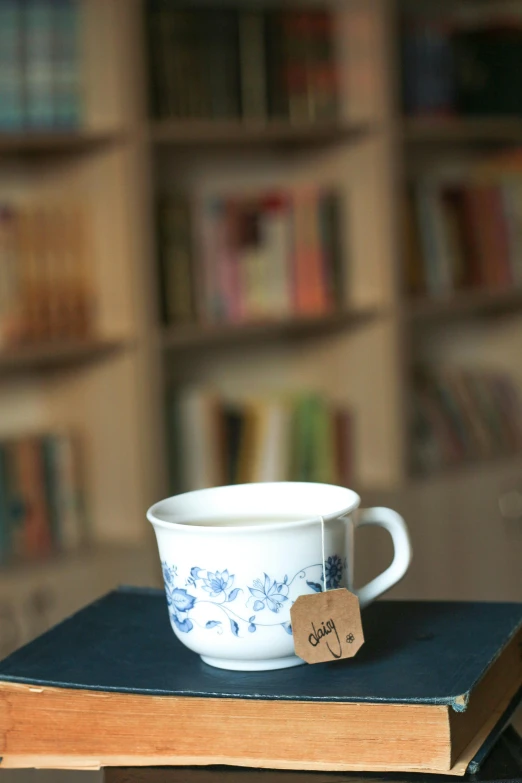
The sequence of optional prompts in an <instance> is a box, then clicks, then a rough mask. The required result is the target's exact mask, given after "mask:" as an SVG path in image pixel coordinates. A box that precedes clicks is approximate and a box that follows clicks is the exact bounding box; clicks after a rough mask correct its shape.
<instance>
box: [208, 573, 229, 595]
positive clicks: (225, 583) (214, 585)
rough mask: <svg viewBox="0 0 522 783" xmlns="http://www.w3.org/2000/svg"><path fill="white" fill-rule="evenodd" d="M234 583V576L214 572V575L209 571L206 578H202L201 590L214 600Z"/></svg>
mask: <svg viewBox="0 0 522 783" xmlns="http://www.w3.org/2000/svg"><path fill="white" fill-rule="evenodd" d="M233 582H234V575H233V574H230V575H229V573H228V571H227V570H226V569H225V571H216V572H215V573H214V574H213V573H212V572H211V571H207V576H206V577H204V578H203V590H205V591H206V592H207V593H210V595H211V596H212V598H215V597H216V596H218V595H221V593H224V592H225V590H228V588H229V587H232V583H233Z"/></svg>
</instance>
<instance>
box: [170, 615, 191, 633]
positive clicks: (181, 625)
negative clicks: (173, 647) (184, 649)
mask: <svg viewBox="0 0 522 783" xmlns="http://www.w3.org/2000/svg"><path fill="white" fill-rule="evenodd" d="M171 618H172V622H173V623H174V625H175V626H176V628H177V629H178V631H181V632H182V633H188V632H189V631H191V630H192V629H193V628H194V623H193V622H192V620H189V618H188V617H185V619H183V620H182V619H181V617H179V615H178V613H177V612H172V614H171Z"/></svg>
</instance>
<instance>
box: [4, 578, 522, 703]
mask: <svg viewBox="0 0 522 783" xmlns="http://www.w3.org/2000/svg"><path fill="white" fill-rule="evenodd" d="M363 627H364V635H365V644H364V646H363V647H362V648H361V650H360V651H359V653H358V654H357V656H356V658H354V659H352V660H346V661H340V662H337V663H336V662H333V663H326V664H316V665H314V666H299V667H296V668H294V669H285V670H281V671H270V672H227V671H224V670H218V669H214V668H212V667H210V666H207V665H206V664H204V663H202V662H201V661H200V659H199V657H198V656H197V655H195V654H194V653H193V652H191V651H190V650H188V649H187V648H186V647H185V646H184V645H182V644H181V643H180V642H179V641H178V640H177V639H176V637H175V636H174V634H173V632H172V630H171V628H170V624H169V619H168V613H167V604H166V600H165V597H164V594H163V591H161V590H147V589H141V588H120V589H119V590H115V591H114V592H111V593H109V594H108V595H106V596H104V597H103V598H101V599H99V600H98V601H96V602H94V603H93V604H91V605H90V606H88V607H86V608H85V609H82V610H81V611H80V612H78V613H77V614H75V615H73V616H72V617H70V618H69V619H67V620H65V621H64V622H62V623H60V624H59V625H57V626H56V627H55V628H53V629H51V630H50V631H48V632H47V633H45V634H43V635H42V636H40V637H39V638H38V639H36V640H35V641H33V642H30V643H29V644H28V645H26V646H25V647H22V648H21V649H20V650H18V651H17V652H15V653H13V654H12V655H10V656H9V657H8V658H6V659H5V660H4V661H2V662H1V663H0V680H3V681H12V682H27V683H34V684H37V685H56V686H58V687H67V688H87V689H91V690H103V691H119V692H122V693H125V692H130V693H155V694H163V695H184V696H214V697H216V696H220V697H232V698H245V699H298V700H321V701H347V702H391V703H412V702H413V703H415V702H416V703H423V704H447V705H451V706H452V707H454V709H456V710H457V711H459V710H462V709H464V708H465V705H466V703H467V701H468V699H469V696H470V694H471V692H472V691H473V689H474V688H475V686H476V685H477V683H478V682H479V681H480V679H481V678H482V677H483V675H484V674H485V672H486V671H487V669H488V668H489V666H490V665H491V664H492V662H493V661H494V660H495V659H496V658H497V656H498V655H499V654H500V652H501V651H502V650H503V649H504V647H505V646H506V645H507V644H508V642H509V641H510V640H511V638H512V637H513V636H514V635H515V633H516V632H517V631H518V629H519V628H521V627H522V604H518V603H468V602H431V601H379V602H376V603H374V604H372V605H370V606H369V607H368V608H367V609H365V610H364V611H363Z"/></svg>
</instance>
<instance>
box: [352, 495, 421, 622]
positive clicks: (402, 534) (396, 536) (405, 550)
mask: <svg viewBox="0 0 522 783" xmlns="http://www.w3.org/2000/svg"><path fill="white" fill-rule="evenodd" d="M364 525H379V526H380V527H383V528H385V529H386V530H387V531H388V533H389V534H390V535H391V537H392V541H393V549H394V556H393V561H392V564H391V565H390V566H389V567H388V568H387V569H386V571H383V572H382V574H379V576H376V577H375V579H372V581H371V582H368V584H367V585H364V587H361V589H360V590H357V591H356V592H357V595H358V597H359V603H360V605H361V608H362V607H363V606H366V605H367V604H369V603H370V601H373V600H374V598H377V596H378V595H381V594H382V593H385V592H386V590H389V589H390V587H393V585H395V584H397V582H399V581H400V580H401V579H402V577H403V576H404V574H405V573H406V571H407V570H408V566H409V564H410V561H411V543H410V536H409V533H408V528H407V527H406V523H405V521H404V519H403V518H402V517H401V516H400V514H397V512H396V511H392V509H391V508H381V507H377V508H366V509H363V510H361V511H360V512H359V517H358V519H357V518H356V519H355V527H356V528H357V527H363V526H364Z"/></svg>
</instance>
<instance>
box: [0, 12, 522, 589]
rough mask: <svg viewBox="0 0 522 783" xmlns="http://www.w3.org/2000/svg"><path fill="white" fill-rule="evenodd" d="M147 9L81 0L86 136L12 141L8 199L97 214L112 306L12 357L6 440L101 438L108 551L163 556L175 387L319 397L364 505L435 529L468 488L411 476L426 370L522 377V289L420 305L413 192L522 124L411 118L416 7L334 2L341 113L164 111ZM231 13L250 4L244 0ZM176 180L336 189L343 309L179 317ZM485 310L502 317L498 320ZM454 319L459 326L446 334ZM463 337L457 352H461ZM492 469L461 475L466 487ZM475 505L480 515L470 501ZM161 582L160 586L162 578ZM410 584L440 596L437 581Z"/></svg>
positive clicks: (101, 508) (100, 279)
mask: <svg viewBox="0 0 522 783" xmlns="http://www.w3.org/2000/svg"><path fill="white" fill-rule="evenodd" d="M144 5H145V0H112V1H111V3H107V2H106V0H82V9H83V12H84V13H85V20H86V21H85V25H84V28H83V35H84V51H85V66H84V67H85V84H86V89H85V98H84V101H85V109H84V112H85V117H84V123H83V124H82V128H81V130H78V131H77V132H72V133H69V132H67V133H54V132H45V133H34V134H27V135H26V134H25V133H16V134H12V133H10V134H0V167H3V170H4V172H5V173H6V176H7V182H8V184H9V188H8V187H5V188H4V186H2V194H3V195H5V197H9V194H10V190H14V191H16V192H18V191H20V192H21V193H22V194H23V193H25V192H26V191H28V190H31V192H33V191H34V192H36V193H38V195H40V194H41V195H42V198H43V197H47V195H54V194H56V193H58V194H60V193H64V192H65V193H72V192H75V193H78V194H80V195H81V197H82V199H83V201H84V203H86V204H87V205H88V207H89V212H90V214H91V216H92V235H91V247H92V253H91V256H90V258H91V259H92V271H93V276H94V281H95V286H94V287H95V291H96V297H97V311H96V322H95V331H94V334H93V336H92V337H91V338H89V340H87V341H85V342H82V343H81V344H80V343H75V342H73V341H69V342H68V341H65V342H62V343H61V344H58V343H56V344H49V345H42V346H37V347H31V348H24V349H20V350H16V351H15V350H9V351H7V352H4V353H3V354H0V406H1V408H0V409H1V410H2V412H3V413H4V412H5V416H2V422H0V434H1V433H2V430H3V429H4V428H5V431H6V432H8V431H10V430H11V429H12V428H19V429H20V428H22V427H24V428H28V429H36V430H44V429H47V428H53V427H56V428H63V427H72V428H79V429H83V430H85V431H86V432H87V433H88V438H87V446H86V456H85V459H86V473H87V480H86V481H87V495H88V498H89V505H90V508H91V525H92V539H93V542H94V546H95V548H96V547H97V548H98V551H100V549H105V548H106V547H116V549H118V548H120V547H123V548H124V549H126V550H127V549H128V548H130V549H131V550H132V551H134V552H137V553H140V552H150V551H151V548H152V550H153V540H152V535H151V533H150V531H149V530H148V526H147V523H146V521H145V515H144V512H145V510H146V508H147V507H148V506H149V504H150V503H152V502H153V501H155V500H157V499H158V498H159V497H162V496H164V495H165V494H166V493H167V492H168V479H167V477H168V459H167V454H168V439H169V436H168V427H169V424H168V418H167V412H166V410H165V397H166V393H167V390H168V389H170V388H172V387H178V386H183V385H185V384H201V385H203V386H211V387H214V388H217V389H218V390H219V391H220V393H223V394H224V395H229V396H230V397H234V396H235V397H237V396H239V397H241V396H242V395H245V396H249V395H253V394H261V395H262V394H267V395H270V394H272V393H273V392H274V390H276V391H277V390H279V389H282V390H305V391H308V390H310V391H313V392H316V393H317V394H320V395H328V397H329V398H330V399H331V400H332V403H333V404H335V405H339V406H346V407H347V408H349V410H350V411H351V412H352V413H353V417H354V422H355V423H354V432H353V455H354V456H353V459H354V487H355V488H356V489H361V490H364V492H365V500H366V501H367V502H370V501H371V500H373V499H374V498H375V499H376V500H377V499H379V498H380V497H384V498H385V500H386V501H387V502H389V503H390V504H391V505H395V506H399V510H400V503H402V502H404V505H405V508H406V510H408V508H409V504H410V505H411V509H412V513H411V515H409V516H408V514H407V516H408V521H410V517H415V515H416V514H417V512H419V515H420V516H421V517H423V518H426V519H428V518H430V519H432V518H433V517H434V516H435V515H436V513H438V509H439V508H440V507H441V503H440V502H438V501H437V499H436V498H435V499H434V496H433V494H432V489H431V487H432V485H433V483H435V484H436V485H437V492H439V493H440V494H439V497H441V496H442V495H444V497H445V498H446V497H447V498H451V499H452V500H453V499H454V497H455V490H454V489H453V485H454V483H455V481H457V482H458V476H457V477H456V473H457V472H456V470H454V468H451V469H450V470H449V471H448V472H447V473H445V472H444V471H441V472H439V473H438V474H437V476H436V478H434V479H433V481H431V479H427V478H426V479H422V481H417V480H414V479H413V477H412V475H411V470H410V461H411V439H410V435H409V420H410V413H411V405H412V392H413V368H414V366H415V363H416V361H417V359H418V357H419V356H423V355H425V354H426V353H428V352H429V350H430V349H431V348H432V347H433V351H434V355H437V356H438V355H447V356H450V358H452V357H453V355H454V354H455V361H458V360H460V359H461V358H462V356H463V355H467V356H471V355H473V356H474V357H477V359H484V360H486V361H490V360H491V361H493V360H494V361H495V362H496V365H495V366H496V367H497V368H505V369H506V370H507V369H509V367H510V363H512V351H513V350H514V349H513V346H515V347H516V346H518V344H519V342H520V341H519V339H518V338H517V336H516V329H515V327H514V326H513V323H514V324H515V326H516V325H517V324H518V323H519V321H518V320H517V319H518V318H520V316H521V315H522V295H521V293H520V290H518V289H515V290H506V291H490V290H488V291H482V290H480V291H478V290H477V291H471V290H467V291H463V292H459V293H458V294H455V295H454V296H452V297H451V298H446V299H443V300H442V299H441V300H440V301H439V300H437V301H436V300H433V299H426V298H420V297H416V298H409V297H408V296H407V295H406V292H405V290H404V285H403V259H404V254H405V242H404V236H403V234H402V232H401V230H400V226H401V225H402V222H401V212H400V209H401V206H400V205H401V198H402V193H403V190H404V186H405V183H406V182H407V181H408V179H409V178H410V173H411V172H410V164H411V163H412V162H413V163H415V166H417V165H418V164H419V161H420V162H421V163H422V161H423V160H425V159H428V160H429V159H430V158H431V157H432V156H433V155H434V152H433V150H434V149H435V152H437V149H438V147H440V148H442V147H444V148H451V149H452V150H453V151H454V152H455V154H457V155H458V154H459V150H461V149H462V146H463V145H464V144H466V145H470V146H473V147H474V148H475V147H476V146H480V145H481V144H482V143H486V144H487V145H488V146H489V145H490V143H491V144H495V145H501V144H504V143H512V142H518V139H519V137H520V138H522V124H521V122H520V120H515V119H505V118H498V119H490V118H485V119H480V118H479V119H473V120H455V121H451V122H431V121H430V122H428V121H425V120H423V121H419V120H417V119H409V118H408V119H405V118H403V117H402V116H401V111H400V102H399V98H398V95H397V83H396V82H397V81H398V70H399V67H398V52H397V49H398V41H397V36H396V31H397V23H398V14H399V6H398V2H387V0H364V2H357V0H353V1H352V0H347V2H345V3H342V4H333V6H332V7H333V15H334V19H335V36H336V41H337V52H338V57H339V84H340V87H339V96H340V100H339V114H338V117H337V118H336V119H330V120H322V121H314V122H304V121H302V122H297V121H292V122H290V121H288V120H282V119H277V120H275V119H274V120H266V121H263V122H260V121H254V120H251V121H249V122H246V121H240V120H239V119H233V120H219V121H218V120H205V119H201V118H198V119H186V120H182V119H179V118H178V119H172V118H171V119H169V118H162V119H157V118H156V119H155V118H153V117H152V115H151V113H150V112H149V109H148V107H149V103H150V100H149V98H150V96H149V94H148V93H149V90H150V80H149V77H148V73H147V71H148V60H147V54H146V33H145V29H144V21H143V20H144ZM234 5H237V6H238V7H240V8H241V7H244V6H242V3H241V0H238V2H237V3H235V4H234ZM413 148H415V149H413ZM26 153H27V154H26ZM29 153H30V154H29ZM33 153H34V154H33ZM62 153H63V154H62ZM410 153H411V154H410ZM437 154H438V153H437ZM173 183H175V184H176V186H181V187H183V188H187V189H189V190H191V191H193V192H195V193H197V194H198V195H201V196H203V197H206V196H207V195H209V194H216V193H217V194H222V193H226V194H232V195H234V194H237V193H242V192H259V191H263V190H267V189H276V190H277V189H282V188H286V187H290V188H292V189H295V190H299V189H300V188H304V187H306V186H307V184H309V183H313V184H314V186H315V187H320V188H322V187H332V186H334V187H335V188H336V189H337V190H338V191H339V192H340V193H341V194H342V197H343V199H342V203H343V213H342V218H343V219H342V227H343V228H342V233H343V237H342V239H343V256H342V269H343V281H344V282H343V287H342V291H341V297H340V300H341V301H340V303H339V307H338V309H337V310H335V311H333V312H329V313H323V314H321V315H317V316H309V315H302V314H301V315H294V316H288V315H286V316H283V317H277V318H272V319H271V320H265V321H263V320H257V321H256V320H252V321H251V322H243V323H239V324H237V325H233V324H230V323H211V324H208V323H207V324H205V323H185V324H179V325H168V326H166V325H164V324H162V320H161V315H160V306H159V300H160V297H159V287H160V285H159V282H158V264H157V259H158V254H159V250H160V248H159V238H158V234H157V230H156V199H157V197H158V195H160V194H162V193H163V192H165V191H168V190H169V188H171V187H172V184H173ZM11 186H12V187H11ZM484 315H491V316H497V315H501V316H503V318H502V319H497V318H492V319H491V324H490V323H489V321H488V322H487V323H486V325H484V319H483V316H484ZM506 319H507V323H505V321H506ZM476 321H478V322H479V324H478V325H477V326H476V325H475V322H476ZM498 322H499V323H498ZM450 323H451V324H455V329H456V331H455V332H453V331H452V332H451V333H450V332H449V331H448V330H449V329H450ZM451 328H452V329H453V327H451ZM453 340H455V341H456V342H457V343H458V345H460V346H462V348H461V350H460V351H459V350H457V347H451V346H450V348H449V349H448V343H451V342H452V341H453ZM521 347H522V346H521ZM47 370H52V372H47ZM28 376H31V378H30V380H29V378H28ZM33 376H34V377H33ZM35 378H36V380H35ZM521 380H522V379H521ZM4 421H5V422H9V426H7V424H5V425H4V424H3V422H4ZM493 464H494V466H495V482H500V480H501V477H502V476H507V477H508V479H509V480H510V481H511V480H512V477H513V470H512V468H513V466H514V465H518V464H519V461H518V462H517V461H516V459H515V458H511V457H500V458H498V460H497V459H496V458H495V459H494V460H493ZM480 470H481V469H480V466H479V468H477V471H475V468H474V467H473V465H472V464H470V465H469V466H468V467H465V466H464V467H463V476H464V478H463V481H464V480H465V481H467V480H468V478H469V475H470V474H471V475H475V472H477V475H479V474H480ZM508 479H506V480H508ZM446 481H447V486H446ZM450 485H451V486H450ZM484 486H486V484H485V483H484ZM491 486H492V485H491V484H490V485H488V488H487V492H488V493H489V495H488V497H489V506H488V508H489V509H491V496H492V493H493V491H494V490H492V488H491ZM495 486H496V484H495ZM423 487H427V489H426V490H424V489H423ZM424 491H425V492H426V495H425V498H424V500H423V499H422V498H421V499H419V498H420V497H421V495H422V493H423V492H424ZM485 491H486V490H484V492H485ZM404 493H406V494H405V495H404ZM419 493H420V494H419ZM445 493H446V494H445ZM390 495H391V496H390ZM387 496H390V497H389V499H388V497H387ZM403 496H404V498H405V499H404V500H403V499H402V498H403ZM410 496H412V497H413V500H410ZM398 497H400V498H401V500H400V502H399V501H398V500H397V498H398ZM422 497H424V496H422ZM428 500H429V502H428ZM444 502H446V501H444ZM448 504H449V500H448ZM459 509H460V510H461V512H462V513H464V512H465V506H464V505H463V501H459ZM430 514H431V517H430ZM411 524H412V527H413V532H414V535H415V533H416V531H417V533H418V532H419V530H420V524H421V523H420V522H416V520H415V518H413V519H412V522H411ZM416 524H417V525H418V526H419V527H417V528H415V525H416ZM426 524H427V523H426ZM445 535H446V534H445ZM445 541H448V542H449V541H450V533H449V532H448V533H447V536H446V539H445ZM448 546H449V544H448ZM492 546H493V545H492ZM425 557H427V555H425ZM421 560H422V557H421ZM55 565H56V561H53V560H50V561H48V562H47V563H46V564H45V565H44V566H43V568H44V569H45V571H46V572H48V573H50V574H51V573H53V572H54V571H55ZM10 578H11V577H10ZM88 578H89V579H92V580H93V584H94V581H95V578H94V577H93V576H89V577H88ZM145 578H149V581H151V582H153V581H156V580H157V574H156V573H155V571H154V569H149V570H147V573H146V575H145V576H144V579H145ZM86 579H87V577H86ZM412 579H413V580H415V579H417V584H420V585H424V581H423V576H422V574H419V573H417V574H415V573H414V576H413V577H412ZM128 580H129V581H133V575H132V573H129V577H128ZM0 582H1V578H0ZM413 584H414V581H413V582H409V583H407V584H406V588H405V589H406V590H408V589H410V590H411V589H413V588H412V587H411V586H412V585H413ZM426 590H427V588H426Z"/></svg>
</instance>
